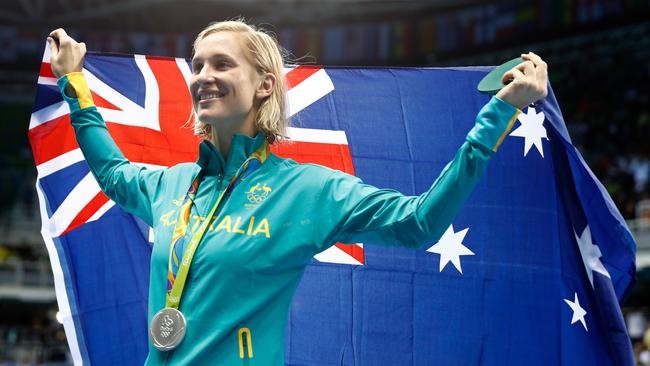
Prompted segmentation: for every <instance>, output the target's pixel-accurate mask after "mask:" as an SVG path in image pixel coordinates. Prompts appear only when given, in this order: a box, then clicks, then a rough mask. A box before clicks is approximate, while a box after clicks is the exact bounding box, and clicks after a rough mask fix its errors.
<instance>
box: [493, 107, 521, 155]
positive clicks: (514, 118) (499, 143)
mask: <svg viewBox="0 0 650 366" xmlns="http://www.w3.org/2000/svg"><path fill="white" fill-rule="evenodd" d="M519 113H521V110H519V109H517V111H516V112H515V114H514V115H513V116H512V118H510V121H508V126H506V129H505V131H503V133H502V134H501V136H500V137H499V139H498V140H497V143H496V144H495V145H494V147H493V148H492V151H494V152H497V149H498V148H499V146H501V143H502V142H503V139H505V138H506V136H507V135H508V132H510V130H511V129H512V126H513V125H514V124H515V121H516V120H517V117H519Z"/></svg>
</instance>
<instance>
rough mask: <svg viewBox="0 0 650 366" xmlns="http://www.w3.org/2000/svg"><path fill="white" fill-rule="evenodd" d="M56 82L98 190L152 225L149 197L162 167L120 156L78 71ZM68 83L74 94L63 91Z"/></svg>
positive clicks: (155, 187)
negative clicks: (156, 168) (131, 161)
mask: <svg viewBox="0 0 650 366" xmlns="http://www.w3.org/2000/svg"><path fill="white" fill-rule="evenodd" d="M57 84H58V86H59V89H60V90H61V92H62V94H63V99H64V100H65V101H66V102H67V103H68V105H69V107H70V120H71V121H72V126H73V127H74V131H75V136H76V138H77V143H78V144H79V147H80V148H81V151H82V153H83V155H84V158H85V159H86V162H87V163H88V165H89V166H90V171H91V172H92V174H93V175H94V176H95V179H96V180H97V182H98V183H99V186H100V188H101V189H102V191H103V192H104V193H105V194H106V195H107V196H108V197H110V198H111V199H112V200H113V201H115V203H117V204H118V205H120V206H121V207H122V208H124V209H125V210H127V211H128V212H130V213H132V214H134V215H136V216H138V217H140V218H142V219H143V220H144V221H145V222H146V223H147V224H149V225H150V226H152V225H153V219H152V197H153V195H154V193H155V190H156V189H157V188H158V187H159V185H160V182H161V179H162V175H163V174H164V173H163V170H162V169H161V170H149V169H146V168H144V167H139V166H136V165H134V164H131V163H130V162H129V161H128V160H127V159H126V157H124V155H123V154H122V152H121V151H120V149H119V148H118V147H117V145H116V144H115V142H114V141H113V138H112V137H111V135H110V134H109V132H108V129H107V128H106V123H104V119H103V118H102V115H101V114H100V113H99V112H98V111H97V108H96V107H95V105H94V103H93V100H92V95H91V93H90V89H89V88H88V84H87V83H86V79H85V78H84V76H83V74H82V73H81V72H74V73H70V74H67V75H65V76H62V77H61V78H59V80H58V81H57ZM68 84H70V85H71V86H72V88H73V89H74V90H75V92H76V94H77V97H76V98H70V97H69V96H67V95H66V93H65V89H66V86H67V85H68Z"/></svg>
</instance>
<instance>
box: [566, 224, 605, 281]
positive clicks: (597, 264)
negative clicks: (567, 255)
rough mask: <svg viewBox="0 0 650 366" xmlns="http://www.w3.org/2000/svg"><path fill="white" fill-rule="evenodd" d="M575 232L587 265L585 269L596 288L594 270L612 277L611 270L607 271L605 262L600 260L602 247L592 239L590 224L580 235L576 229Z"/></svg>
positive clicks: (584, 262)
mask: <svg viewBox="0 0 650 366" xmlns="http://www.w3.org/2000/svg"><path fill="white" fill-rule="evenodd" d="M573 233H574V235H575V236H576V241H577V242H578V248H579V249H580V255H581V256H582V263H583V264H584V265H585V271H587V276H588V277H589V282H591V288H594V272H598V273H600V274H602V275H603V276H605V277H607V278H611V277H610V275H609V272H607V269H606V268H605V266H604V265H603V262H601V261H600V257H602V254H601V253H600V248H598V245H596V244H594V243H593V241H592V240H591V230H589V225H587V226H586V227H585V230H584V231H583V232H582V235H580V237H578V234H577V233H576V232H575V231H574V232H573Z"/></svg>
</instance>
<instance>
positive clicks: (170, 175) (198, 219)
mask: <svg viewBox="0 0 650 366" xmlns="http://www.w3.org/2000/svg"><path fill="white" fill-rule="evenodd" d="M48 42H49V43H50V46H51V48H52V56H51V64H52V70H53V72H54V74H55V75H57V77H59V81H58V84H59V87H60V88H61V90H62V92H63V94H64V98H65V100H66V101H67V102H68V103H69V105H70V110H71V114H70V115H71V120H72V124H73V126H74V129H75V131H76V136H77V141H78V142H79V145H80V147H81V149H82V151H83V153H84V155H85V157H86V160H87V161H88V163H89V165H90V167H91V170H92V172H93V174H94V175H95V177H96V178H97V181H98V182H99V184H100V186H101V188H102V190H103V191H104V192H105V193H106V194H107V195H108V196H109V197H111V199H113V200H114V201H115V202H116V203H118V204H119V205H120V206H122V207H123V208H124V209H126V210H127V211H129V212H131V213H133V214H135V215H137V216H139V217H141V218H142V219H144V220H145V221H146V222H147V223H149V225H151V226H152V227H153V229H154V231H155V244H154V247H153V252H152V256H151V278H150V288H149V314H148V321H149V326H150V329H149V335H150V343H149V344H150V347H149V356H148V358H147V361H146V364H147V365H162V364H175V365H208V364H209V365H217V364H218V365H237V364H240V363H242V362H245V363H247V364H249V365H254V364H257V365H281V364H284V354H283V350H284V345H283V339H284V328H285V322H286V319H287V312H288V310H289V305H290V302H291V298H292V296H293V293H294V290H295V289H296V286H297V285H298V282H299V281H300V278H301V276H302V274H303V271H304V269H305V266H306V265H307V263H309V261H310V259H311V258H312V257H313V256H314V255H315V254H317V253H319V252H321V251H323V250H325V249H326V248H328V247H329V246H330V245H332V244H333V243H335V242H338V241H340V242H370V243H379V244H381V243H383V244H388V245H401V246H406V247H413V248H417V247H419V246H420V245H424V244H425V243H430V242H435V241H436V240H437V239H438V238H439V237H440V236H441V235H442V233H443V232H444V230H445V229H446V228H447V227H448V226H449V225H450V223H451V222H452V219H453V217H454V216H455V215H456V213H457V211H458V210H459V208H460V207H461V205H462V203H463V202H464V201H465V199H466V197H467V196H468V195H469V194H470V192H471V191H472V189H473V187H474V186H475V184H476V183H477V182H478V181H479V179H480V178H481V176H482V174H483V172H484V170H485V167H486V164H487V162H488V160H489V158H490V156H491V155H492V154H493V153H494V152H495V151H496V149H497V147H498V145H499V144H500V141H501V140H502V138H503V136H505V134H506V133H507V132H508V130H509V129H510V128H511V127H512V123H513V122H514V120H515V119H516V116H517V115H518V113H520V109H521V108H523V107H524V106H526V105H528V104H529V103H531V102H534V101H536V100H538V99H540V98H543V97H544V96H545V95H546V93H547V91H546V84H547V71H546V64H545V63H544V62H543V61H542V60H541V59H540V58H539V57H538V56H537V55H534V54H532V53H530V54H526V55H522V57H523V58H524V60H525V62H523V63H522V64H520V65H519V66H517V67H515V68H513V69H512V70H510V71H509V72H508V73H507V74H506V75H505V76H504V78H507V79H513V81H512V82H511V83H510V84H508V86H506V87H505V88H503V89H502V90H501V91H500V92H499V93H498V94H497V95H496V97H493V98H492V99H491V100H490V101H489V102H488V103H487V104H486V105H485V106H484V107H483V109H482V110H481V111H480V112H479V114H478V116H477V117H476V124H475V126H474V128H473V129H472V130H471V131H470V132H469V134H468V135H467V139H466V142H465V143H464V144H463V145H462V146H461V147H460V149H459V151H458V153H457V154H456V156H455V157H454V159H453V160H452V161H451V162H450V163H449V164H448V165H447V166H446V167H445V169H444V170H443V171H442V173H441V175H440V177H439V178H438V179H437V180H436V181H435V182H434V183H433V185H432V186H431V188H430V189H429V190H428V191H427V192H425V193H423V194H422V195H421V196H413V197H407V196H404V195H402V194H400V193H399V192H396V191H393V190H384V189H378V188H376V187H372V186H369V185H366V184H364V183H363V182H361V181H360V180H359V179H358V178H356V177H353V176H350V175H347V174H344V173H342V172H339V171H333V170H331V169H328V168H325V167H321V166H317V165H311V164H297V163H296V162H294V161H292V160H289V159H282V158H280V157H278V156H275V155H273V154H272V153H270V151H269V144H273V143H276V142H277V141H278V140H279V139H281V138H282V137H283V136H284V135H285V130H286V124H287V121H286V119H285V117H284V116H285V112H284V105H285V94H284V80H283V74H282V67H283V62H282V57H281V55H280V52H279V47H278V45H277V43H276V41H275V40H274V39H273V38H272V37H270V36H269V35H268V34H266V33H264V32H262V31H260V30H257V29H255V28H254V27H252V26H249V25H247V24H245V23H243V22H239V21H227V22H220V23H214V24H212V25H210V26H208V27H207V28H206V29H204V30H203V31H202V32H201V33H199V35H198V36H197V38H196V41H195V42H194V54H193V57H192V70H193V71H192V78H191V82H190V92H191V96H192V100H193V106H194V110H195V112H196V115H197V116H198V121H197V122H196V123H197V125H196V126H195V127H196V130H197V131H199V133H201V134H202V135H203V136H204V137H205V139H204V141H202V142H201V143H200V146H199V158H198V161H197V162H196V163H185V164H180V165H177V166H173V167H171V168H169V169H164V170H156V171H151V170H147V169H145V168H141V167H137V166H134V165H131V164H130V163H129V162H128V161H127V160H126V158H125V157H124V156H123V155H122V153H121V152H120V150H119V149H118V147H117V146H116V145H115V143H114V142H113V140H112V139H111V137H110V135H109V133H108V131H107V129H106V126H105V124H104V121H103V119H102V116H101V115H100V114H99V113H98V112H97V109H96V108H95V107H94V105H93V101H92V97H91V94H90V91H89V89H88V86H87V85H86V81H85V79H84V77H83V74H81V70H82V65H83V59H84V55H85V51H86V47H85V45H84V44H83V43H77V42H76V41H75V40H73V39H72V38H70V37H69V36H68V35H67V34H66V33H65V31H63V30H62V29H57V30H55V31H53V32H52V33H51V34H50V37H49V38H48ZM170 211H173V212H174V217H173V219H175V220H176V223H175V224H174V225H173V226H165V225H164V224H163V223H161V220H160V217H161V215H163V214H164V213H168V212H170ZM190 268H191V270H190Z"/></svg>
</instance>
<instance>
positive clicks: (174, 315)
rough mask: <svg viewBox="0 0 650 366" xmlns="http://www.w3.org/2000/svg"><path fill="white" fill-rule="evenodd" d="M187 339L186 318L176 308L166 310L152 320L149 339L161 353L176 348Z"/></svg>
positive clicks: (158, 313)
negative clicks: (184, 338)
mask: <svg viewBox="0 0 650 366" xmlns="http://www.w3.org/2000/svg"><path fill="white" fill-rule="evenodd" d="M183 337H185V316H183V313H181V312H180V311H178V310H176V309H174V308H164V309H162V310H160V311H159V312H157V313H156V315H154V316H153V319H151V325H150V326H149V338H151V343H152V344H153V346H154V347H156V348H157V349H158V350H160V351H169V350H172V349H174V348H176V347H177V346H178V345H179V344H180V343H181V341H182V340H183Z"/></svg>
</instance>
